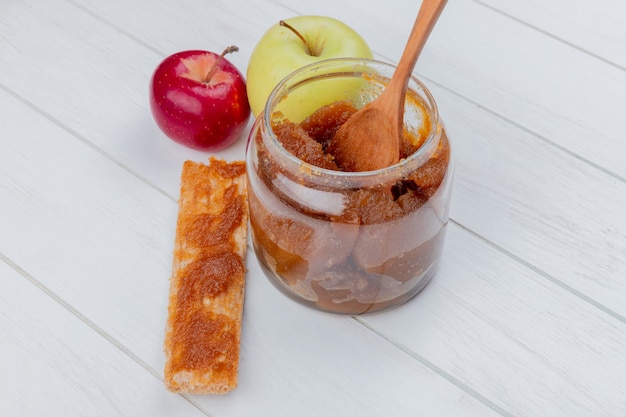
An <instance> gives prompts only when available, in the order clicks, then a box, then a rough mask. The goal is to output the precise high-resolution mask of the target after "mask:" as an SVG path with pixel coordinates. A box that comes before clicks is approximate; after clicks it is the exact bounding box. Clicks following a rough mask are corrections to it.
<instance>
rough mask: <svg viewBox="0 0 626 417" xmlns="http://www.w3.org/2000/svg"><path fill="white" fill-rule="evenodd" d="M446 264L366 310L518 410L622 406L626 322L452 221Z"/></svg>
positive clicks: (386, 330) (597, 412)
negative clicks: (377, 310) (425, 282)
mask: <svg viewBox="0 0 626 417" xmlns="http://www.w3.org/2000/svg"><path fill="white" fill-rule="evenodd" d="M449 232H450V233H449V236H448V240H447V244H448V245H447V247H446V254H445V255H446V256H445V258H444V261H443V264H442V268H441V271H440V274H439V275H438V276H437V277H436V278H435V279H434V280H433V281H432V282H431V283H430V284H429V286H428V287H427V288H426V289H425V290H424V292H423V293H422V294H420V295H418V297H417V298H416V299H415V300H413V302H411V303H409V304H407V305H406V306H404V307H403V308H400V309H397V310H394V311H391V312H388V313H386V314H380V315H372V316H366V317H364V318H363V320H364V321H365V322H367V323H368V324H369V325H371V326H373V327H374V328H375V329H377V331H380V332H381V333H382V334H384V335H386V336H387V337H388V338H389V339H390V340H391V341H392V342H393V343H397V344H399V345H401V346H404V347H405V349H407V350H408V351H410V352H415V353H416V354H419V355H421V357H422V358H424V359H425V360H427V361H429V362H432V364H433V366H434V367H438V368H441V369H442V370H443V371H445V372H447V373H449V374H451V375H454V376H455V377H456V378H458V379H459V381H462V383H464V384H467V385H468V386H469V387H471V388H473V389H474V390H476V391H477V392H479V393H481V394H482V395H484V396H485V397H487V398H490V399H492V401H494V402H495V403H496V404H497V405H498V406H500V407H502V408H503V409H504V410H506V411H508V412H509V413H510V414H511V415H514V416H581V417H583V416H615V417H618V416H622V415H624V413H626V378H624V375H626V360H624V352H625V351H626V325H625V324H624V323H623V322H622V321H619V320H617V319H615V318H613V317H611V316H609V315H607V314H606V313H604V312H602V311H600V310H598V309H596V308H595V307H594V306H592V305H590V304H588V303H586V302H585V301H583V300H581V299H580V298H578V297H576V296H575V295H573V294H570V293H567V292H564V291H562V288H561V287H559V286H556V285H553V284H551V283H550V282H547V281H546V280H545V279H543V277H542V276H541V275H539V274H537V273H536V272H534V271H532V270H530V269H528V268H526V267H524V266H522V265H520V264H513V263H511V262H510V259H509V258H508V257H507V256H506V255H503V254H502V253H500V252H498V251H496V250H494V249H492V248H488V247H485V246H484V245H482V244H481V243H482V242H481V240H480V239H478V238H476V237H473V236H471V235H469V234H467V233H464V232H463V230H462V229H460V228H459V227H456V226H455V225H452V227H451V228H450V230H449Z"/></svg>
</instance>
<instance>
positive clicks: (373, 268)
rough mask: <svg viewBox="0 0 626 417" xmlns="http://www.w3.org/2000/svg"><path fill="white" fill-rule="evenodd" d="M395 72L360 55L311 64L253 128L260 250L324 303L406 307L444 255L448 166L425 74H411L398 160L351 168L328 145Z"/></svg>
mask: <svg viewBox="0 0 626 417" xmlns="http://www.w3.org/2000/svg"><path fill="white" fill-rule="evenodd" d="M393 71H394V66H392V65H389V64H385V63H382V62H379V61H374V60H362V59H337V60H329V61H323V62H320V63H316V64H312V65H309V66H307V67H304V68H302V69H301V70H298V71H296V72H295V73H293V74H292V75H290V76H289V77H287V78H285V79H284V80H283V81H282V82H281V83H280V84H279V85H278V86H277V87H276V88H275V89H274V91H273V92H272V94H271V95H270V97H269V99H268V102H267V105H266V108H265V110H264V113H263V114H261V115H259V117H258V118H257V120H256V121H255V123H254V126H253V128H252V131H251V133H250V137H249V141H248V148H247V156H246V159H247V176H248V192H249V209H250V225H251V231H252V242H253V245H254V250H255V253H256V255H257V258H258V260H259V263H260V265H261V267H262V269H263V270H264V272H265V273H266V275H267V276H268V277H269V279H270V281H271V282H272V283H274V284H275V285H276V286H277V287H278V288H279V289H280V290H281V291H283V292H284V293H285V294H287V295H288V296H290V297H292V298H294V299H295V300H297V301H299V302H301V303H304V304H306V305H309V306H312V307H314V308H317V309H320V310H324V311H328V312H334V313H344V314H362V313H367V312H374V311H380V310H384V309H387V308H390V307H393V306H396V305H399V304H401V303H403V302H405V301H407V300H409V299H410V298H412V297H413V296H415V295H416V294H417V293H418V292H419V291H420V290H421V289H423V288H424V286H425V285H426V284H427V283H428V282H429V281H430V280H431V278H432V277H433V275H434V274H435V272H436V269H437V265H438V263H439V259H440V257H441V253H442V248H443V245H444V237H445V230H446V225H447V223H448V210H449V204H450V195H451V188H452V176H453V172H452V171H453V164H452V160H451V148H450V143H449V142H448V138H447V137H446V134H445V131H444V129H443V126H442V123H441V120H440V118H439V114H438V111H437V106H436V104H435V101H434V100H433V98H432V96H431V94H430V93H429V92H428V90H427V89H426V88H425V87H424V85H423V84H422V83H421V82H420V81H418V80H417V79H415V78H412V79H411V80H410V83H409V91H408V93H407V96H406V100H405V116H404V135H403V140H402V146H401V155H400V162H398V163H397V164H395V165H392V166H390V167H387V168H383V169H379V170H376V171H365V172H347V171H345V170H343V169H342V167H341V166H339V165H338V163H337V162H336V161H335V158H334V157H333V155H332V154H331V153H329V152H328V143H329V141H330V139H331V138H332V137H333V135H334V133H335V132H336V131H337V129H338V128H339V126H341V124H342V123H344V122H345V120H347V118H348V117H350V115H351V114H353V113H354V112H355V111H356V110H357V109H359V108H361V107H363V106H364V105H365V104H366V103H368V102H369V101H371V100H373V99H374V98H375V97H377V96H378V95H379V94H380V92H381V91H382V90H383V89H384V87H385V85H386V83H387V82H388V80H389V78H390V77H391V75H392V73H393ZM373 135H375V132H373ZM372 140H376V138H375V136H372Z"/></svg>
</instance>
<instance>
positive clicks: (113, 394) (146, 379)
mask: <svg viewBox="0 0 626 417" xmlns="http://www.w3.org/2000/svg"><path fill="white" fill-rule="evenodd" d="M3 230H6V229H3ZM0 306H2V308H0V333H1V334H2V337H0V352H1V354H0V370H1V371H2V378H0V392H1V394H0V398H1V400H0V415H3V416H28V417H30V416H33V417H34V416H43V415H45V416H54V417H67V416H85V417H88V416H102V417H105V416H106V417H109V416H128V417H131V416H133V417H134V416H139V415H149V416H171V415H173V414H175V415H186V416H204V415H205V414H204V413H202V412H200V411H199V410H198V409H197V408H196V407H194V406H193V405H191V404H190V403H189V402H188V401H187V400H185V399H184V398H182V397H180V396H177V395H163V392H162V391H163V384H162V382H161V381H160V380H159V379H158V378H156V377H155V376H154V375H152V374H151V373H149V372H148V371H147V370H146V369H144V368H143V367H141V366H140V365H139V364H138V363H136V362H134V361H133V360H131V358H129V357H128V356H127V355H126V354H125V353H123V352H122V351H120V350H119V349H118V348H117V347H115V346H114V345H112V344H111V343H110V342H109V341H108V340H106V339H104V338H103V337H102V336H101V335H99V334H98V333H97V332H95V331H94V330H93V329H92V328H91V327H89V326H88V325H87V324H85V323H84V322H82V321H80V320H79V319H78V318H77V317H76V316H75V315H73V314H72V313H70V312H69V311H67V310H66V309H65V308H64V307H63V306H61V305H60V304H59V303H57V302H56V301H54V300H53V299H51V298H50V297H49V296H48V295H47V294H45V293H44V292H43V291H42V290H41V289H40V288H37V287H36V286H34V285H33V284H32V283H31V282H29V281H28V280H27V279H26V278H24V277H23V276H21V275H20V274H19V273H18V272H16V271H15V270H13V269H11V268H10V267H9V265H7V264H6V263H5V262H3V261H2V260H0Z"/></svg>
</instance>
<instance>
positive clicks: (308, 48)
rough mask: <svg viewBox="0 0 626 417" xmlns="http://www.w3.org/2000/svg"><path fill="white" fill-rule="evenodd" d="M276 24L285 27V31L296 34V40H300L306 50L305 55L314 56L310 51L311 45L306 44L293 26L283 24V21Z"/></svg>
mask: <svg viewBox="0 0 626 417" xmlns="http://www.w3.org/2000/svg"><path fill="white" fill-rule="evenodd" d="M278 24H279V25H280V26H283V27H286V28H287V29H289V30H290V31H292V32H293V33H295V34H296V36H297V37H298V38H300V40H301V41H302V43H303V44H304V47H305V48H306V53H307V54H309V55H310V56H316V55H315V54H314V53H313V51H312V50H311V45H309V43H308V42H307V40H306V39H305V38H304V36H302V34H301V33H300V32H298V31H297V30H296V29H295V28H294V27H293V26H291V25H290V24H289V23H287V22H285V21H284V20H281V21H280V22H278Z"/></svg>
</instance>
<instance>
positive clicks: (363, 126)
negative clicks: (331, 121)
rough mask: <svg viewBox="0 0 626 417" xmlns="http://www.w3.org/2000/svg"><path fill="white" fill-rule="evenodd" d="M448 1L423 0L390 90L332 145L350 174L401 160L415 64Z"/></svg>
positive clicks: (356, 117)
mask: <svg viewBox="0 0 626 417" xmlns="http://www.w3.org/2000/svg"><path fill="white" fill-rule="evenodd" d="M446 3H447V0H423V2H422V5H421V7H420V10H419V12H418V14H417V18H416V19H415V23H414V24H413V29H412V30H411V34H410V35H409V39H408V41H407V44H406V46H405V48H404V51H403V52H402V56H401V58H400V61H399V63H398V66H397V67H396V70H395V72H394V74H393V76H392V77H391V80H390V81H389V84H388V85H387V87H386V88H385V89H384V90H383V92H382V93H381V94H380V96H378V97H377V98H376V99H375V100H374V101H372V102H370V103H368V104H367V105H366V106H365V107H363V108H362V109H360V110H359V111H358V112H356V113H355V114H353V115H352V116H351V117H350V118H349V119H348V120H347V121H346V123H344V124H343V125H342V126H341V128H340V129H339V130H338V131H337V133H336V134H335V136H334V137H333V139H332V140H331V142H330V144H329V152H330V153H332V154H333V155H334V156H335V162H336V163H337V164H338V166H339V167H341V168H342V169H344V170H346V171H355V172H358V171H373V170H376V169H381V168H385V167H388V166H390V165H393V164H395V163H397V162H398V160H399V159H400V144H401V142H402V131H403V129H402V127H403V124H404V123H403V121H404V101H405V96H406V91H407V86H408V82H409V78H410V77H411V73H412V72H413V68H415V63H416V62H417V58H418V57H419V55H420V53H421V52H422V49H423V48H424V45H425V44H426V40H427V39H428V36H429V35H430V33H431V32H432V29H433V27H434V26H435V23H436V22H437V20H438V19H439V16H440V15H441V12H442V11H443V8H444V7H445V5H446Z"/></svg>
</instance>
